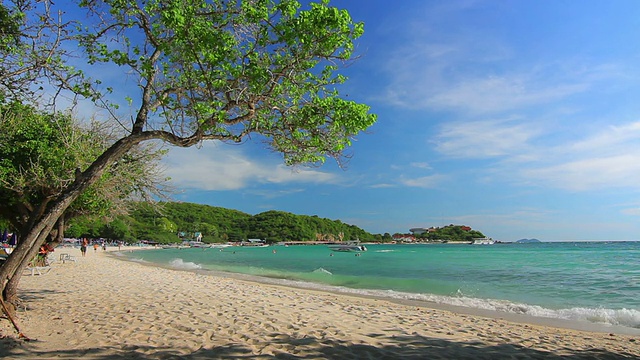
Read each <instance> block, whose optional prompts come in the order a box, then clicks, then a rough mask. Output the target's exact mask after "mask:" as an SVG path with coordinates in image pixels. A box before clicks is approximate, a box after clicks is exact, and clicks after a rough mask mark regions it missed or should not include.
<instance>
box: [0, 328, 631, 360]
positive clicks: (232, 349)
mask: <svg viewBox="0 0 640 360" xmlns="http://www.w3.org/2000/svg"><path fill="white" fill-rule="evenodd" d="M270 336H272V337H273V341H271V342H269V343H259V344H245V343H242V344H229V345H225V346H216V347H212V348H204V347H203V348H201V349H199V350H196V351H194V352H191V353H187V354H185V353H184V352H182V351H180V350H177V349H171V348H165V347H155V346H127V347H122V348H119V347H118V348H113V347H106V348H85V349H69V350H60V351H50V352H42V351H38V350H36V349H35V347H34V343H32V342H24V341H20V340H14V339H10V338H2V339H0V358H29V357H33V358H56V359H76V358H83V359H105V360H106V359H140V360H147V359H149V360H150V359H186V360H198V359H298V360H304V359H376V360H378V359H380V360H390V359H469V360H471V359H474V360H475V359H490V360H497V359H507V358H508V359H550V360H560V359H563V360H567V359H569V360H587V359H600V360H602V359H611V360H613V359H629V360H631V359H637V356H635V355H633V354H630V353H624V352H611V351H606V350H602V349H590V350H576V349H567V348H564V349H562V354H557V353H552V352H548V351H543V350H537V349H530V348H527V347H524V346H520V345H515V344H509V343H505V344H499V345H487V344H484V343H482V342H480V341H476V342H473V341H470V342H468V341H452V340H446V339H435V338H429V337H422V336H418V335H408V336H386V335H380V334H371V335H370V336H371V337H375V338H377V339H379V340H380V341H381V342H383V343H385V344H386V345H381V346H373V345H368V344H353V343H348V342H344V341H340V340H329V339H317V338H313V337H305V338H290V337H288V336H287V335H285V334H282V336H278V334H271V335H270ZM283 339H284V340H283ZM267 345H268V349H269V350H268V353H266V351H265V353H263V354H260V353H259V352H260V350H259V348H263V349H264V348H265V347H266V346H267Z"/></svg>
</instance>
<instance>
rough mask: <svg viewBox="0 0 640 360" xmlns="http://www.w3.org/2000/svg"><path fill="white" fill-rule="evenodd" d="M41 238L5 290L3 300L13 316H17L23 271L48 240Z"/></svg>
mask: <svg viewBox="0 0 640 360" xmlns="http://www.w3.org/2000/svg"><path fill="white" fill-rule="evenodd" d="M40 238H41V239H39V240H38V242H37V243H36V246H34V247H32V248H31V249H29V250H28V252H27V254H26V256H25V257H24V258H23V259H22V262H21V263H20V264H19V265H18V267H17V268H16V270H15V271H14V272H13V274H12V275H11V277H10V278H9V281H8V282H7V285H6V286H5V288H4V291H3V294H2V298H3V300H4V301H5V303H6V304H7V307H8V309H9V311H12V312H14V313H13V314H11V315H15V309H16V307H15V305H16V304H17V301H18V284H19V283H20V279H21V278H22V274H23V270H24V269H25V268H27V266H29V263H30V262H31V261H32V260H33V259H34V258H35V257H36V255H37V254H38V250H39V249H40V246H42V244H44V243H45V241H46V239H47V237H46V236H45V235H42V236H40ZM38 244H39V245H38Z"/></svg>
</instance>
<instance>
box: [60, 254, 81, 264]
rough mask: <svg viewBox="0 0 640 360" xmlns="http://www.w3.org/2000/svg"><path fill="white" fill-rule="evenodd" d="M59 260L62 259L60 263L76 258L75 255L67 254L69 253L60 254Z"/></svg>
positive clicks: (74, 260) (75, 260)
mask: <svg viewBox="0 0 640 360" xmlns="http://www.w3.org/2000/svg"><path fill="white" fill-rule="evenodd" d="M60 261H62V263H63V264H64V263H66V262H67V261H73V262H77V261H78V260H77V259H76V257H75V256H72V255H69V254H60Z"/></svg>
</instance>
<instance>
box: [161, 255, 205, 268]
mask: <svg viewBox="0 0 640 360" xmlns="http://www.w3.org/2000/svg"><path fill="white" fill-rule="evenodd" d="M169 265H170V266H171V267H172V268H175V269H180V270H198V269H202V266H200V265H198V264H196V263H193V262H185V261H184V260H182V259H180V258H177V259H173V260H171V261H170V262H169Z"/></svg>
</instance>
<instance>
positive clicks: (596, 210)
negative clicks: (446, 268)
mask: <svg viewBox="0 0 640 360" xmlns="http://www.w3.org/2000/svg"><path fill="white" fill-rule="evenodd" d="M331 4H332V5H334V6H337V7H339V8H344V9H347V10H348V11H349V12H350V13H351V16H352V18H353V19H354V20H355V21H363V22H364V23H365V34H364V35H363V36H362V37H361V38H360V39H358V41H357V45H356V55H357V56H358V57H359V59H358V61H356V62H355V63H353V64H351V65H350V66H349V67H348V68H345V69H344V70H343V71H342V73H343V74H345V75H347V76H348V77H349V81H348V83H347V84H345V85H344V86H343V87H342V88H341V93H342V94H344V95H345V96H348V98H349V99H351V100H355V101H358V102H362V103H366V104H368V105H369V106H371V111H372V112H373V113H375V114H377V115H378V121H377V123H376V124H375V125H374V126H372V127H371V128H370V129H368V130H367V131H366V132H365V133H362V134H360V135H359V136H358V137H357V139H356V141H355V142H354V144H353V146H352V147H351V148H349V149H348V151H347V154H349V155H350V159H349V161H348V162H347V163H346V164H345V166H344V168H340V167H339V166H338V165H337V164H336V163H335V161H331V160H329V161H327V163H326V164H325V165H324V166H322V167H313V168H308V167H298V168H289V167H286V166H284V165H283V160H282V156H281V155H279V154H277V153H273V152H271V151H270V150H269V149H267V148H266V147H265V146H264V145H263V144H261V143H251V142H249V143H244V144H241V145H228V144H221V143H205V144H203V145H202V146H201V147H199V148H189V149H177V148H175V149H171V151H170V153H169V155H168V156H167V158H166V159H165V160H164V165H165V166H166V173H167V175H168V176H170V177H171V178H172V182H173V186H175V187H176V188H177V189H179V190H180V192H179V193H177V194H176V195H175V196H174V198H175V199H176V200H177V201H185V202H194V203H199V204H207V205H212V206H221V207H225V208H231V209H237V210H240V211H243V212H246V213H249V214H257V213H261V212H264V211H268V210H279V211H286V212H291V213H295V214H304V215H317V216H319V217H323V218H329V219H333V220H341V221H343V222H345V223H348V224H353V225H356V226H359V227H361V228H363V229H364V230H366V231H369V232H371V233H374V234H378V233H379V234H384V233H390V234H394V233H407V232H409V229H410V228H414V227H431V226H436V227H438V226H444V225H448V224H457V225H468V226H471V227H472V228H473V229H475V230H479V231H481V232H482V233H484V234H485V235H486V236H488V237H491V238H493V239H496V240H501V241H514V240H518V239H522V238H537V239H540V240H544V241H553V240H638V239H640V2H638V1H634V0H628V1H625V0H618V1H588V0H587V1H562V0H558V1H551V0H548V1H547V0H543V1H540V0H517V1H509V0H504V1H493V0H488V1H482V0H478V1H473V0H469V1H465V0H462V1H457V0H451V1H427V0H403V1H393V2H391V1H388V0H334V1H332V2H331Z"/></svg>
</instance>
